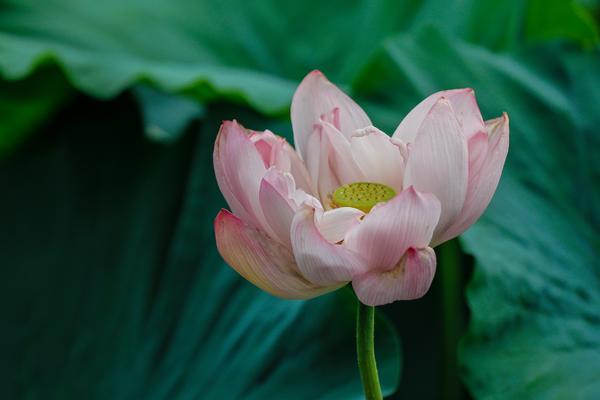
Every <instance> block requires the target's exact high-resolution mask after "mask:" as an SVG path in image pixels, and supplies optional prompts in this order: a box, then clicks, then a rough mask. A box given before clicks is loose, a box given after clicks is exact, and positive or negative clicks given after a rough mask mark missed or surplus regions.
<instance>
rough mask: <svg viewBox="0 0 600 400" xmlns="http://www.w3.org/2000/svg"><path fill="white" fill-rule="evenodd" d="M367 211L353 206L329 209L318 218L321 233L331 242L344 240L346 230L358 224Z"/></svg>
mask: <svg viewBox="0 0 600 400" xmlns="http://www.w3.org/2000/svg"><path fill="white" fill-rule="evenodd" d="M364 215H365V213H364V212H362V211H360V210H358V209H356V208H352V207H340V208H334V209H333V210H328V211H325V212H324V213H323V215H322V216H321V217H320V218H319V219H318V228H319V232H321V235H323V237H324V238H325V239H327V241H329V242H331V243H337V242H341V241H342V240H344V237H345V236H346V232H348V231H349V230H350V229H351V228H352V227H354V226H356V225H358V224H359V223H360V221H361V219H362V217H364Z"/></svg>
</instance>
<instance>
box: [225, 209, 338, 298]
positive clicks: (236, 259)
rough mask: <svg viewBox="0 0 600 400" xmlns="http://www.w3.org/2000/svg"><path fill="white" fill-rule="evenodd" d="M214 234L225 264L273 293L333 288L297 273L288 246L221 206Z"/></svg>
mask: <svg viewBox="0 0 600 400" xmlns="http://www.w3.org/2000/svg"><path fill="white" fill-rule="evenodd" d="M215 238H216V241H217V248H218V249H219V253H220V254H221V256H222V257H223V259H224V260H225V261H226V262H227V264H229V265H230V266H231V267H232V268H233V269H235V270H236V271H237V272H238V273H239V274H240V275H242V276H243V277H244V278H246V279H247V280H249V281H250V282H252V283H253V284H254V285H256V286H257V287H259V288H260V289H262V290H264V291H266V292H269V293H271V294H272V295H274V296H277V297H282V298H285V299H309V298H312V297H316V296H319V295H321V294H324V293H327V292H329V291H332V290H335V289H336V288H337V287H320V286H318V285H315V284H313V283H310V282H308V281H307V280H306V279H305V278H304V277H302V275H301V274H300V273H299V271H298V268H297V267H296V265H295V264H294V261H293V258H292V254H291V252H290V250H289V249H287V248H286V247H284V246H282V245H281V244H279V243H277V242H275V241H273V240H271V239H269V238H268V237H267V236H266V235H265V234H264V233H263V232H261V231H260V230H257V229H255V228H252V227H250V226H248V225H246V224H245V223H244V222H243V221H242V220H240V219H239V218H237V217H236V216H235V215H233V214H231V213H230V212H229V211H227V210H221V212H219V214H218V215H217V218H216V219H215Z"/></svg>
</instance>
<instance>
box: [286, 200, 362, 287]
mask: <svg viewBox="0 0 600 400" xmlns="http://www.w3.org/2000/svg"><path fill="white" fill-rule="evenodd" d="M291 232H292V248H293V249H294V257H295V259H296V263H297V264H298V268H299V269H300V272H302V275H304V276H305V277H306V278H307V279H308V280H309V281H311V282H313V283H315V284H318V285H323V286H329V285H335V284H339V283H343V282H348V281H351V280H352V277H353V276H355V275H358V274H361V273H363V272H365V271H366V263H365V262H364V260H362V257H361V256H360V255H359V254H355V253H353V252H351V251H350V250H348V249H346V248H344V247H343V246H341V245H338V244H334V243H331V242H329V241H328V240H327V239H325V238H324V237H323V235H322V234H321V232H319V229H318V228H317V226H316V224H315V210H314V208H312V207H305V208H304V209H302V210H300V211H298V212H297V213H296V216H295V217H294V221H293V222H292V229H291Z"/></svg>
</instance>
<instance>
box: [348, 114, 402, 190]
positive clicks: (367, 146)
mask: <svg viewBox="0 0 600 400" xmlns="http://www.w3.org/2000/svg"><path fill="white" fill-rule="evenodd" d="M350 143H351V149H352V156H353V158H354V160H355V161H356V164H357V165H358V166H359V168H360V169H361V171H362V173H363V175H364V176H365V178H364V180H366V181H367V182H377V183H383V184H385V185H388V186H390V187H392V188H394V189H395V190H396V191H397V192H400V191H401V190H402V176H403V174H404V163H405V160H404V157H403V154H402V153H403V149H402V148H401V146H398V145H397V144H395V143H393V142H392V141H391V138H390V137H389V136H388V135H386V134H385V133H383V132H382V131H380V130H379V129H377V128H375V127H373V126H370V127H367V128H364V129H360V130H358V131H355V132H354V134H353V135H352V138H351V139H350Z"/></svg>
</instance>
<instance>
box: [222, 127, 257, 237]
mask: <svg viewBox="0 0 600 400" xmlns="http://www.w3.org/2000/svg"><path fill="white" fill-rule="evenodd" d="M213 163H214V168H215V175H216V178H217V183H218V184H219V189H221V192H222V193H223V196H224V197H225V200H226V201H227V204H229V206H230V207H231V209H232V210H233V212H234V213H235V214H236V215H239V216H240V217H241V218H242V219H243V220H244V221H246V222H248V223H250V224H252V225H253V226H255V227H257V228H263V229H264V228H265V224H266V222H265V220H264V216H263V215H262V209H261V207H260V204H259V199H258V191H259V187H260V181H261V179H262V177H263V176H264V174H265V172H266V168H265V164H264V162H263V160H262V157H261V155H260V154H259V152H258V150H257V149H256V147H255V146H254V144H253V143H252V141H251V140H250V138H249V136H248V134H247V133H246V130H245V129H244V128H243V127H242V126H241V125H239V124H238V123H237V122H236V121H225V122H223V124H222V125H221V128H220V130H219V134H218V135H217V139H216V141H215V148H214V152H213Z"/></svg>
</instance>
